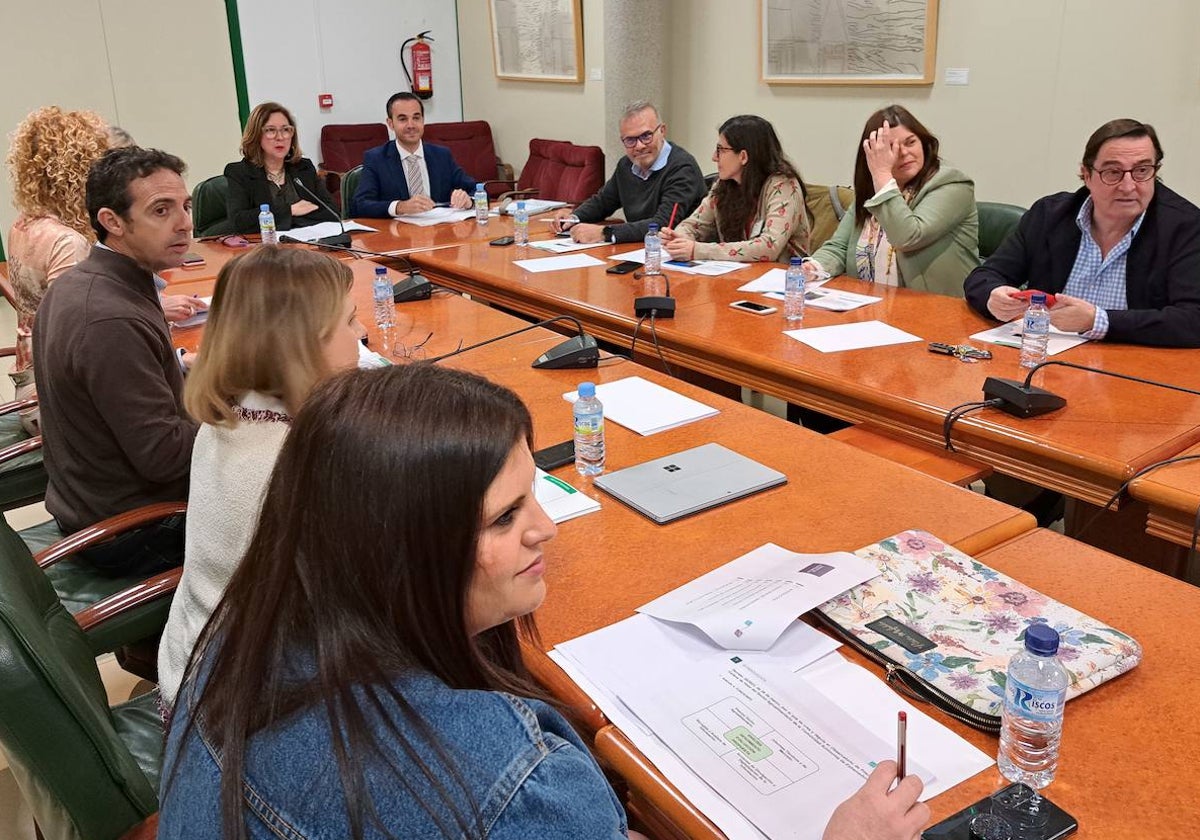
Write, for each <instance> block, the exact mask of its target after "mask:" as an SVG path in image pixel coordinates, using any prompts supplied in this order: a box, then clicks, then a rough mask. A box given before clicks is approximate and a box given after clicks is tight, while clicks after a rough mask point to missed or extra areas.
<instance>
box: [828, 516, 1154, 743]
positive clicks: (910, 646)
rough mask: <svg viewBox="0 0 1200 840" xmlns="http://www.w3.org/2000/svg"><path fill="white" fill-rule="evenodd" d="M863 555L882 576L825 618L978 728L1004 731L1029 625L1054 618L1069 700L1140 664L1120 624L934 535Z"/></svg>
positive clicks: (919, 691) (917, 535)
mask: <svg viewBox="0 0 1200 840" xmlns="http://www.w3.org/2000/svg"><path fill="white" fill-rule="evenodd" d="M855 553H856V554H857V555H858V556H859V557H862V558H864V559H866V560H870V561H871V562H873V563H875V564H876V565H877V566H878V567H879V571H880V576H879V577H877V578H873V579H872V580H869V581H867V582H866V583H864V584H861V585H860V586H857V587H855V588H854V589H851V590H850V591H849V592H846V593H845V594H843V595H840V596H839V597H837V598H834V599H833V600H832V601H828V602H826V603H825V604H822V605H821V606H820V607H818V608H817V610H816V611H815V615H816V616H817V618H818V619H819V620H820V621H821V622H822V623H823V624H825V625H826V626H828V627H829V628H830V629H831V630H833V631H834V632H835V633H836V634H837V635H838V636H840V637H841V638H842V639H843V640H844V641H846V642H847V643H848V644H850V645H852V646H853V647H855V648H856V649H858V650H860V651H861V652H863V653H864V654H865V655H867V656H868V657H869V658H871V659H873V660H875V661H876V662H878V663H879V664H881V665H883V666H885V667H886V668H887V671H888V673H887V680H888V682H889V683H890V684H891V685H892V686H893V688H895V689H896V690H898V691H900V692H902V693H904V694H907V695H909V696H913V697H916V698H917V699H920V700H925V701H928V702H932V703H934V704H935V705H937V706H939V707H941V708H942V709H944V710H945V711H946V712H948V713H949V714H950V715H952V716H954V717H956V718H958V719H959V720H962V721H963V722H965V723H968V724H970V725H972V726H974V727H976V728H978V729H982V730H985V731H991V732H995V731H998V730H999V728H1000V709H1001V704H1002V703H1003V700H1004V688H1005V681H1006V674H1007V670H1008V660H1009V659H1010V658H1011V657H1012V655H1013V654H1014V653H1016V652H1017V651H1018V650H1021V649H1022V648H1023V647H1024V644H1025V628H1026V627H1028V626H1029V625H1030V624H1033V623H1035V622H1045V623H1047V624H1049V625H1050V626H1052V627H1053V628H1054V629H1056V630H1057V631H1058V633H1059V636H1060V637H1061V640H1062V641H1061V644H1060V646H1059V649H1058V656H1059V659H1060V660H1061V661H1062V663H1063V665H1065V666H1066V668H1067V670H1068V671H1069V672H1070V673H1071V686H1070V688H1068V690H1067V699H1071V698H1073V697H1078V696H1079V695H1080V694H1083V693H1084V692H1085V691H1087V690H1088V689H1091V688H1095V687H1096V686H1098V685H1099V684H1100V683H1102V682H1104V681H1105V680H1109V679H1112V678H1113V677H1115V676H1117V675H1118V674H1123V673H1125V672H1126V671H1128V670H1130V669H1131V668H1133V667H1134V666H1136V665H1137V664H1138V663H1139V662H1141V659H1142V648H1141V646H1140V645H1139V644H1138V643H1137V642H1136V641H1134V640H1133V639H1132V638H1130V637H1129V636H1127V635H1125V634H1124V633H1122V632H1121V631H1120V630H1116V629H1114V628H1112V627H1109V626H1108V625H1106V624H1103V623H1102V622H1100V621H1097V620H1096V619H1094V618H1091V617H1089V616H1086V615H1084V614H1083V613H1081V612H1079V611H1078V610H1075V609H1072V608H1071V607H1068V606H1067V605H1065V604H1060V603H1059V602H1057V601H1054V600H1052V599H1050V598H1047V597H1046V596H1045V595H1043V594H1041V593H1040V592H1037V591H1035V590H1033V589H1030V588H1029V587H1028V586H1025V585H1024V584H1022V583H1019V582H1018V581H1015V580H1013V579H1012V578H1010V577H1008V576H1006V575H1003V574H1001V573H1000V572H997V571H996V570H995V569H992V568H990V567H988V566H985V565H984V564H983V563H980V562H979V561H978V560H975V559H973V558H971V557H968V556H967V555H966V554H963V553H962V552H961V551H958V550H957V549H955V548H952V547H951V546H948V545H946V544H945V543H943V542H941V541H940V540H939V539H938V538H937V537H934V536H933V535H932V534H928V533H926V532H924V531H905V532H903V533H901V534H897V535H896V536H894V537H889V538H887V539H886V540H883V541H882V542H880V543H877V544H876V545H872V546H869V547H867V548H864V549H862V550H860V551H857V552H855Z"/></svg>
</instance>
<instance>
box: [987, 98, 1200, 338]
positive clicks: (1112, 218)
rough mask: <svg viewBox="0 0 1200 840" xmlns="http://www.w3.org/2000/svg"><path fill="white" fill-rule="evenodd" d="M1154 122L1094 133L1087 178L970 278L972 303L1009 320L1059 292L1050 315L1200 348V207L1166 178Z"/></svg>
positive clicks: (1070, 328) (1062, 324) (1023, 226)
mask: <svg viewBox="0 0 1200 840" xmlns="http://www.w3.org/2000/svg"><path fill="white" fill-rule="evenodd" d="M1162 159H1163V151H1162V146H1161V145H1160V144H1159V142H1158V135H1157V134H1155V131H1154V128H1153V126H1151V125H1148V124H1147V123H1142V122H1138V121H1137V120H1131V119H1121V120H1113V121H1111V122H1108V123H1105V124H1104V125H1102V126H1100V128H1098V129H1096V131H1095V132H1093V133H1092V136H1091V137H1090V138H1088V142H1087V146H1086V147H1085V148H1084V151H1083V163H1082V165H1081V166H1080V170H1079V175H1080V178H1082V180H1083V184H1084V186H1083V187H1082V188H1081V189H1079V190H1077V191H1076V192H1074V193H1065V192H1064V193H1057V194H1055V195H1051V196H1047V197H1045V198H1043V199H1040V200H1038V201H1037V202H1036V203H1035V204H1034V205H1033V207H1031V208H1029V210H1028V212H1026V213H1025V215H1024V217H1022V219H1021V222H1020V225H1019V226H1018V227H1017V229H1016V231H1014V232H1013V233H1012V234H1010V235H1009V236H1008V238H1007V239H1005V240H1004V243H1003V244H1002V245H1001V246H1000V247H999V248H998V249H997V250H996V253H994V254H993V255H992V256H990V257H989V258H988V259H987V261H986V262H984V264H983V265H981V266H979V267H978V268H976V269H975V270H974V271H972V272H971V273H970V274H969V275H968V276H967V279H966V281H964V291H965V292H966V298H967V302H968V303H969V304H970V305H971V306H972V307H973V308H974V309H975V310H977V311H978V312H980V313H982V314H984V315H991V316H993V317H995V318H998V319H1000V320H1002V321H1011V320H1013V319H1015V318H1019V317H1021V316H1022V315H1023V314H1024V312H1025V310H1026V309H1027V308H1028V306H1029V301H1027V300H1025V299H1024V298H1022V297H1019V296H1018V294H1019V291H1018V287H1026V286H1027V287H1028V288H1029V289H1034V290H1037V291H1042V292H1050V293H1053V294H1054V295H1055V296H1056V298H1057V300H1056V301H1055V304H1054V306H1053V307H1052V308H1051V310H1050V323H1051V324H1052V325H1053V326H1054V327H1056V328H1058V329H1060V330H1063V331H1064V332H1074V333H1079V334H1080V335H1083V336H1084V337H1086V338H1092V339H1107V340H1109V341H1122V342H1128V343H1131V344H1148V345H1158V346H1162V347H1200V208H1197V207H1196V206H1195V205H1194V204H1192V203H1191V202H1190V201H1188V200H1187V199H1185V198H1183V197H1182V196H1180V195H1179V194H1177V193H1175V192H1174V191H1172V190H1170V189H1168V188H1167V187H1165V186H1164V185H1163V184H1161V183H1159V182H1158V179H1157V177H1156V176H1157V174H1158V171H1159V169H1160V168H1161V167H1162Z"/></svg>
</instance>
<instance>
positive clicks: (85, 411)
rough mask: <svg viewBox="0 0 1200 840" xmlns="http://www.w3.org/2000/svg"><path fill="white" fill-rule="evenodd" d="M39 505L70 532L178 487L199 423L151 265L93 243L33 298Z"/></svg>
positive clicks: (179, 495) (177, 495)
mask: <svg viewBox="0 0 1200 840" xmlns="http://www.w3.org/2000/svg"><path fill="white" fill-rule="evenodd" d="M33 345H34V355H33V358H34V366H35V369H36V371H37V381H38V399H39V402H40V405H41V411H42V419H41V422H42V441H43V449H44V451H45V461H46V472H47V473H48V474H49V477H50V483H49V486H48V487H47V489H46V508H47V510H49V511H50V513H51V514H53V516H54V518H55V519H57V520H58V521H59V523H60V524H61V525H62V527H63V528H65V529H67V530H68V531H76V530H78V529H80V528H84V527H86V526H88V525H92V524H95V523H96V522H98V521H100V520H101V519H104V518H106V517H109V516H115V515H116V514H118V513H124V512H125V511H128V510H132V509H134V508H136V507H140V506H142V505H147V504H151V503H152V502H169V501H180V500H183V499H186V498H187V493H188V467H189V465H190V464H191V458H192V441H193V439H194V438H195V436H196V424H195V422H194V421H192V419H191V418H190V417H188V415H187V414H186V412H184V410H183V399H182V391H183V373H182V371H181V370H180V368H179V359H178V358H177V357H176V355H175V350H174V348H173V347H172V346H171V335H170V332H169V331H168V329H167V319H166V316H164V315H163V310H162V305H161V304H160V303H159V300H158V292H157V290H156V289H155V288H154V276H153V275H152V274H151V273H150V272H148V271H146V270H145V269H143V268H141V267H140V266H139V265H138V264H137V263H135V262H134V261H133V260H132V259H130V258H129V257H126V256H124V255H123V254H118V253H116V252H115V251H110V250H108V249H106V248H101V247H95V248H93V249H92V252H91V254H90V255H89V256H88V258H87V259H86V260H84V261H83V262H81V263H79V264H78V265H76V266H75V267H74V268H72V269H70V270H69V271H66V272H65V273H63V274H62V276H60V277H59V278H58V279H57V280H55V281H54V283H53V284H51V286H50V288H49V290H48V291H47V292H46V297H45V298H43V299H42V303H41V305H40V306H39V307H38V313H37V321H36V323H35V327H34V333H33Z"/></svg>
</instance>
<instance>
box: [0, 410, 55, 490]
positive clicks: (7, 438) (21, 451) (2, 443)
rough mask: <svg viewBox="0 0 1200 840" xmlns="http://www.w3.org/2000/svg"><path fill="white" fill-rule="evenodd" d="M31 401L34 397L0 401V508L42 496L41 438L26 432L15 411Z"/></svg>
mask: <svg viewBox="0 0 1200 840" xmlns="http://www.w3.org/2000/svg"><path fill="white" fill-rule="evenodd" d="M33 405H37V400H36V399H35V400H15V401H13V402H10V403H4V404H3V405H0V512H3V511H6V510H12V509H13V508H19V507H23V506H25V505H29V504H33V503H34V502H40V501H41V500H42V499H44V498H46V482H47V481H48V480H49V478H48V477H47V475H46V467H45V465H44V464H43V463H42V438H41V436H40V435H34V436H30V434H29V432H27V431H26V430H25V428H24V427H23V426H22V425H21V415H20V413H19V412H20V410H21V409H22V408H24V407H26V406H33Z"/></svg>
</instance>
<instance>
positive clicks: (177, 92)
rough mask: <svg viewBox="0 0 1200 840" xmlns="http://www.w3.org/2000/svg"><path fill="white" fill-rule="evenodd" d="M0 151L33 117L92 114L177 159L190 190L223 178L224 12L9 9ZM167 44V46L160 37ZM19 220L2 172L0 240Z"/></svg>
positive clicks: (215, 6)
mask: <svg viewBox="0 0 1200 840" xmlns="http://www.w3.org/2000/svg"><path fill="white" fill-rule="evenodd" d="M3 24H4V32H5V36H6V37H5V39H4V48H3V49H0V85H2V86H3V95H0V133H2V134H3V138H4V139H3V144H2V145H3V149H4V152H5V153H7V151H8V137H9V135H10V134H11V132H12V131H13V129H14V128H16V126H17V123H19V122H20V121H21V120H22V119H24V117H25V115H26V114H28V113H29V112H30V111H32V110H34V109H35V108H39V107H41V106H43V105H60V106H62V107H63V108H67V109H77V108H78V109H83V108H86V109H91V110H93V111H96V112H98V113H99V114H101V115H102V116H103V117H104V118H105V119H107V120H108V121H109V122H112V123H116V124H118V125H120V126H122V127H123V128H125V129H126V130H127V131H129V132H130V134H132V135H133V137H134V139H136V140H137V141H138V142H139V143H141V144H142V145H145V146H157V147H159V148H162V149H165V150H167V151H169V152H172V153H174V154H177V155H179V156H180V157H181V158H183V160H184V161H185V162H186V163H187V164H188V169H189V171H188V176H187V180H188V183H189V184H190V185H194V184H195V183H197V182H199V181H201V180H203V179H204V178H206V177H207V176H208V175H210V174H212V173H214V172H218V173H219V172H220V171H221V168H222V167H224V165H225V163H226V161H228V160H230V159H231V157H230V155H229V151H228V150H229V149H230V148H231V147H232V148H234V149H236V148H237V138H238V137H239V136H240V135H241V128H240V126H239V123H238V115H237V95H236V92H235V89H234V83H233V63H232V58H231V55H230V49H229V36H228V28H227V26H226V23H225V9H224V6H223V5H222V4H221V3H218V2H207V3H197V2H194V0H53V2H42V3H36V2H29V3H6V4H5V9H4V13H3ZM164 36H169V37H164ZM15 217H16V210H15V209H14V208H13V206H12V189H11V181H10V180H9V178H8V173H7V171H6V172H5V174H4V177H3V178H2V179H0V232H2V233H3V235H4V237H5V238H6V240H7V235H8V230H9V227H11V225H12V221H13V219H14V218H15Z"/></svg>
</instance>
